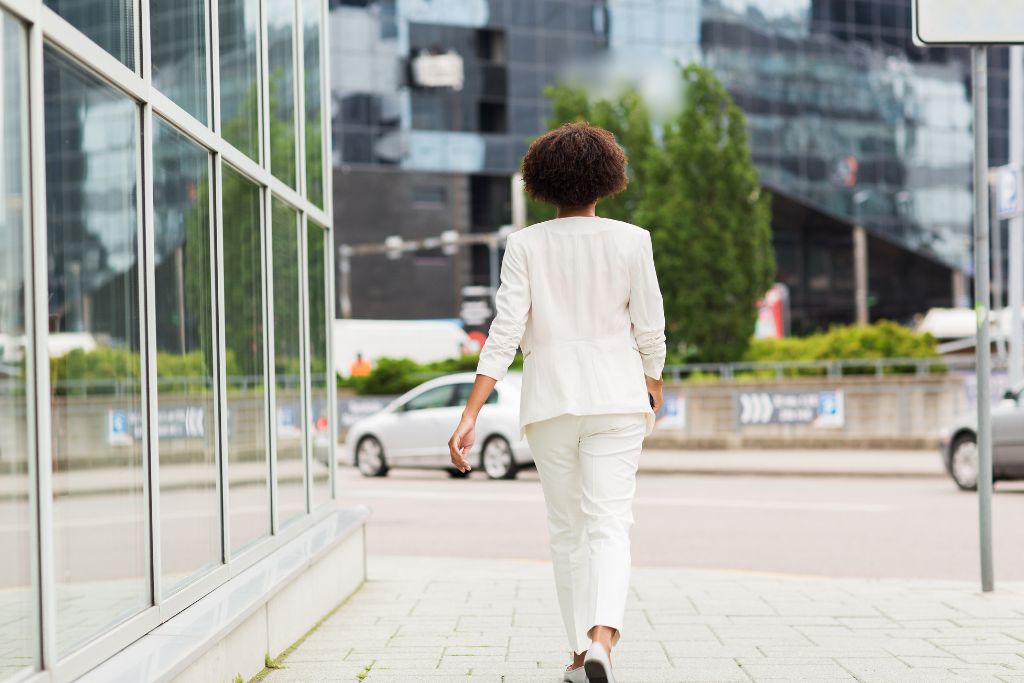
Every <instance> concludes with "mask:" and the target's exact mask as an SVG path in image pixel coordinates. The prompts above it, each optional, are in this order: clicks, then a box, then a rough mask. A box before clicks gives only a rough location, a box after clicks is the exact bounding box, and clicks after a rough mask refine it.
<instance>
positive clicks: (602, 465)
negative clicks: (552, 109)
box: [448, 123, 665, 683]
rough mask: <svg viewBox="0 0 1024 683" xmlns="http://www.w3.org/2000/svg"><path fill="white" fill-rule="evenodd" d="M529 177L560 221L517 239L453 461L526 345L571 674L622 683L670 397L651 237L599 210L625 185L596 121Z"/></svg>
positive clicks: (566, 132)
mask: <svg viewBox="0 0 1024 683" xmlns="http://www.w3.org/2000/svg"><path fill="white" fill-rule="evenodd" d="M523 181H524V183H525V186H526V191H527V193H529V194H530V196H532V197H533V198H534V199H537V200H540V201H543V202H547V203H549V204H553V205H555V206H556V207H557V209H558V213H557V217H556V218H554V219H552V220H550V221H545V222H543V223H537V224H535V225H532V226H530V227H527V228H525V229H523V230H520V231H518V232H516V233H513V234H512V235H510V236H509V238H508V242H507V244H506V248H505V257H504V261H503V262H502V266H501V284H500V286H499V287H498V291H497V293H496V295H495V308H496V312H495V318H494V321H493V322H492V323H491V329H490V334H489V336H488V338H487V342H486V344H485V345H484V348H483V350H482V351H481V353H480V361H479V364H478V366H477V377H476V382H475V384H474V386H473V390H472V392H471V393H470V396H469V400H468V402H467V404H466V408H465V410H464V412H463V415H462V419H461V420H460V422H459V425H458V427H457V428H456V430H455V433H454V434H453V435H452V438H451V440H450V441H449V442H448V446H449V449H450V451H451V458H452V463H453V464H454V465H455V466H456V467H457V468H459V470H460V471H463V472H467V471H469V470H470V469H471V467H470V465H469V463H468V462H467V460H466V455H467V454H468V453H469V450H470V449H471V448H472V446H473V443H474V441H475V438H476V434H475V427H476V418H477V415H478V413H479V412H480V408H481V407H482V406H483V405H484V402H485V401H486V400H487V397H488V396H489V395H490V393H491V391H492V389H493V388H494V385H495V383H496V382H497V381H498V380H501V379H502V378H503V377H504V376H505V374H506V373H507V371H508V367H509V365H510V364H511V363H512V360H513V358H514V357H515V353H516V349H517V348H518V347H522V350H523V380H522V403H521V408H520V417H519V420H520V430H521V435H525V437H526V439H527V441H528V442H529V444H530V449H531V450H532V451H533V455H534V460H535V461H536V463H537V471H538V474H539V475H540V480H541V486H542V489H543V491H544V500H545V505H546V507H547V520H548V531H549V535H550V544H551V559H552V564H553V565H554V574H555V588H556V591H557V594H558V603H559V607H560V608H561V613H562V619H563V621H564V623H565V629H566V633H567V635H568V638H569V645H570V647H571V648H572V652H573V656H572V658H573V661H572V663H571V664H569V665H568V667H567V668H566V671H565V674H564V676H563V680H565V681H570V682H573V683H584V682H585V681H588V680H589V681H590V682H591V683H614V680H615V678H614V676H613V675H612V665H611V652H612V648H614V647H615V645H616V644H617V643H618V641H619V638H620V637H621V633H622V625H623V615H624V612H625V604H626V596H627V594H628V592H629V575H630V564H631V557H630V529H631V527H632V525H633V512H632V507H633V494H634V492H635V490H636V471H637V466H638V461H639V458H640V450H641V446H642V444H643V439H644V437H645V436H646V435H647V434H649V433H650V432H651V430H652V429H653V427H654V413H655V411H656V410H657V409H658V408H659V407H660V405H661V401H662V379H661V372H662V368H663V366H664V364H665V332H664V328H665V316H664V309H663V306H662V298H661V292H660V290H659V288H658V280H657V275H656V274H655V270H654V256H653V253H652V249H651V237H650V233H648V232H647V231H646V230H644V229H642V228H639V227H637V226H635V225H631V224H629V223H624V222H622V221H615V220H610V219H606V218H599V217H597V215H596V214H595V206H596V204H597V201H598V200H600V199H602V198H603V197H608V196H610V195H613V194H615V193H617V192H620V191H622V190H623V189H624V188H625V187H626V183H627V178H626V156H625V154H624V153H623V150H622V149H621V148H620V147H619V145H618V144H617V143H616V142H615V138H614V137H613V136H612V134H611V133H609V132H608V131H606V130H604V129H602V128H598V127H595V126H591V125H588V124H586V123H570V124H565V125H563V126H561V127H559V128H557V129H555V130H553V131H550V132H549V133H547V134H545V135H543V136H541V137H540V138H538V139H537V140H536V141H534V143H533V144H532V145H531V146H530V149H529V151H528V152H527V154H526V156H525V158H524V159H523Z"/></svg>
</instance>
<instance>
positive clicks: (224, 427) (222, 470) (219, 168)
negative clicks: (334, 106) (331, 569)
mask: <svg viewBox="0 0 1024 683" xmlns="http://www.w3.org/2000/svg"><path fill="white" fill-rule="evenodd" d="M210 161H211V163H212V164H213V186H212V187H211V188H210V200H211V201H212V202H213V213H212V214H211V215H212V216H213V224H212V225H211V227H210V231H211V232H212V233H213V248H214V252H213V270H214V271H215V272H216V273H217V277H216V278H215V284H214V290H213V291H214V296H215V300H216V305H215V306H214V315H215V323H216V324H215V325H214V330H216V334H217V341H216V344H217V348H216V352H215V353H214V356H215V357H216V359H217V360H216V363H215V365H214V367H215V368H216V371H217V377H216V381H215V383H214V386H215V389H214V392H215V394H214V395H215V396H216V401H217V451H218V452H219V454H220V458H219V459H218V465H219V466H220V467H219V477H218V478H219V480H220V484H221V485H220V520H221V527H220V529H221V550H222V557H221V559H222V560H223V561H224V563H225V564H227V565H229V567H230V565H231V554H232V553H231V507H230V495H231V486H230V485H229V483H230V481H231V479H230V474H231V472H230V468H229V465H230V462H229V461H230V457H229V456H230V450H229V445H228V376H227V363H226V359H227V341H226V340H227V336H226V334H225V331H224V327H225V317H226V311H225V308H224V206H223V204H224V202H223V197H222V195H223V187H224V185H223V182H224V173H223V165H224V164H223V160H222V159H221V157H220V155H219V154H217V153H216V152H215V153H214V154H213V155H211V157H210ZM215 198H220V199H221V200H220V201H217V200H216V199H215Z"/></svg>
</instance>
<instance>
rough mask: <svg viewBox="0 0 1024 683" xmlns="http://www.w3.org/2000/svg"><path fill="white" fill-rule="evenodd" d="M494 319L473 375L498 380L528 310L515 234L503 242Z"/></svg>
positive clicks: (521, 255)
mask: <svg viewBox="0 0 1024 683" xmlns="http://www.w3.org/2000/svg"><path fill="white" fill-rule="evenodd" d="M494 308H495V313H494V320H493V321H492V322H491V329H490V330H489V331H488V333H487V341H486V342H485V343H484V347H483V349H481V350H480V361H479V362H478V363H477V368H476V371H477V374H479V375H487V376H488V377H493V378H494V379H496V380H501V379H502V378H504V377H505V374H506V373H507V372H508V366H509V365H511V364H512V360H513V359H514V358H515V356H516V349H517V348H519V343H520V342H521V341H522V338H523V332H524V331H525V330H526V319H527V317H528V315H529V313H530V278H529V273H528V271H527V268H526V256H525V254H524V253H523V251H522V248H521V247H520V246H519V241H518V240H517V239H516V238H515V235H511V236H509V239H508V242H507V243H506V244H505V257H504V258H503V259H502V261H501V284H500V285H498V291H497V292H496V293H495V296H494Z"/></svg>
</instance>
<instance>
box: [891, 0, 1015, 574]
mask: <svg viewBox="0 0 1024 683" xmlns="http://www.w3.org/2000/svg"><path fill="white" fill-rule="evenodd" d="M911 17H912V22H913V24H912V34H913V39H914V42H915V43H916V44H918V45H922V46H925V47H927V46H957V45H959V46H963V45H968V46H970V48H971V91H972V100H973V105H974V307H975V311H976V313H977V324H978V334H977V340H976V345H975V346H976V354H977V375H978V378H977V384H978V401H977V403H978V528H979V536H980V541H981V542H980V550H981V588H982V590H983V591H991V590H992V589H993V585H994V579H993V572H992V422H991V410H990V409H991V405H990V403H991V395H990V393H989V391H990V389H989V379H990V372H991V361H992V359H991V352H992V349H991V346H990V345H991V341H990V339H989V318H990V311H989V262H990V260H991V254H990V253H989V216H988V212H989V197H988V177H987V175H988V54H987V48H986V46H987V45H1016V44H1020V43H1024V2H1006V0H913V12H912V14H911ZM1018 54H1019V53H1018Z"/></svg>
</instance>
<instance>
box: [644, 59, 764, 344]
mask: <svg viewBox="0 0 1024 683" xmlns="http://www.w3.org/2000/svg"><path fill="white" fill-rule="evenodd" d="M680 73H681V77H682V78H683V80H684V81H685V88H684V101H683V103H682V108H681V110H680V112H679V113H678V114H677V115H676V116H675V117H674V118H673V119H670V120H669V121H668V122H667V123H666V124H665V126H664V130H663V133H662V144H661V146H660V147H659V148H657V150H656V152H655V153H652V154H650V155H648V157H647V159H646V168H645V169H644V170H643V173H642V175H643V178H644V184H645V188H644V194H643V197H642V199H641V201H640V205H639V207H638V208H637V210H636V212H635V214H634V222H635V223H637V224H639V225H642V226H644V227H645V228H647V229H649V230H650V231H651V236H652V240H653V243H654V257H655V265H656V267H657V270H658V277H659V282H660V285H661V289H662V294H663V296H664V300H665V318H666V336H667V337H668V340H669V344H670V346H672V347H674V348H676V349H679V350H681V351H682V355H683V356H684V357H688V358H691V359H694V360H701V361H732V360H737V359H739V358H741V357H742V356H743V354H744V352H745V351H746V350H747V347H748V346H749V344H750V340H751V337H752V335H753V333H754V326H755V324H756V321H757V310H756V308H755V302H756V301H757V300H758V299H760V298H761V297H762V296H763V295H764V293H765V292H766V291H767V290H768V288H769V287H770V286H771V284H772V280H773V277H774V273H775V256H774V252H773V250H772V244H771V206H770V197H769V195H768V194H767V193H765V192H763V191H762V190H761V187H760V184H759V183H758V177H757V170H756V168H755V167H754V164H753V162H752V161H751V158H750V150H749V147H748V144H747V130H746V121H745V117H744V116H743V113H742V111H741V110H740V109H739V107H737V106H736V104H735V103H734V102H733V101H732V98H730V97H729V94H728V93H727V92H726V90H725V88H724V86H723V85H722V83H721V82H720V81H719V80H718V78H716V77H715V75H714V74H713V73H712V72H711V71H710V70H708V69H705V68H703V67H700V66H697V65H693V64H691V65H688V66H685V67H682V68H681V70H680Z"/></svg>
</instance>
